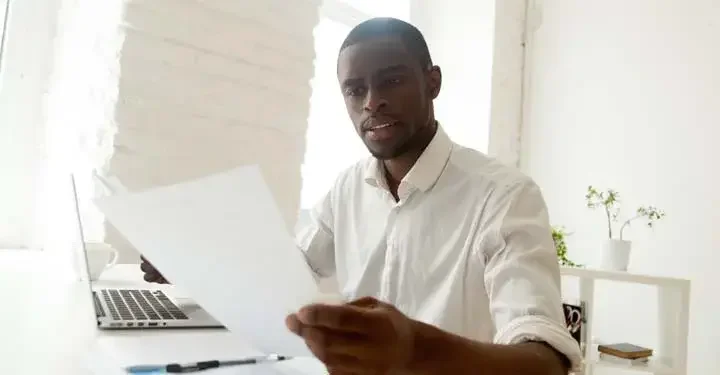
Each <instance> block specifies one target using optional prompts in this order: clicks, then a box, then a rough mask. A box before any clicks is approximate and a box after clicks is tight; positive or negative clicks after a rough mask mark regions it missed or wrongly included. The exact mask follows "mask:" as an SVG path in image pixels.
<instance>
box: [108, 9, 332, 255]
mask: <svg viewBox="0 0 720 375" xmlns="http://www.w3.org/2000/svg"><path fill="white" fill-rule="evenodd" d="M318 5H319V2H318V1H315V0H305V1H301V2H297V4H296V5H295V6H293V7H287V6H286V3H285V1H284V0H271V1H269V0H266V1H262V2H257V1H232V0H215V1H204V2H194V1H175V0H153V1H142V0H134V1H130V2H129V3H128V5H127V7H126V9H125V18H124V21H125V22H126V23H127V24H128V25H129V27H127V29H126V30H125V42H124V44H123V48H122V53H121V58H120V67H121V68H120V69H121V73H120V82H119V98H120V99H119V101H118V103H117V106H116V108H115V111H116V116H115V118H116V121H117V127H118V131H117V134H116V136H115V141H114V144H115V150H114V151H115V152H114V154H113V156H112V158H111V159H110V162H109V169H108V172H109V173H110V174H112V175H115V176H117V177H118V178H119V179H120V180H121V181H122V182H123V184H125V185H126V186H127V187H128V188H129V189H131V190H135V189H143V188H148V187H151V186H156V185H163V184H169V183H174V182H179V181H182V180H186V179H191V178H194V177H200V176H203V175H206V174H209V173H213V172H218V171H221V170H224V169H227V168H231V167H234V166H238V165H243V164H248V163H258V162H259V163H260V165H261V167H262V169H263V172H264V174H265V177H266V179H267V180H268V183H269V184H270V186H271V187H272V189H273V192H274V194H275V197H276V199H277V202H278V204H279V206H280V208H281V211H282V212H283V214H284V216H285V218H286V220H287V222H288V228H289V229H291V228H292V226H293V225H294V223H295V217H296V213H297V209H298V204H299V198H300V187H301V177H300V165H301V163H302V159H303V153H304V143H305V130H306V127H307V117H308V112H309V98H310V92H311V91H310V83H309V82H310V78H311V77H312V74H313V58H314V52H313V51H314V50H313V37H312V30H313V27H314V26H315V24H316V23H317V19H318V11H317V9H318ZM278 108H282V110H278ZM108 229H109V230H108V237H107V241H108V242H110V243H112V244H113V245H115V246H116V247H118V248H120V249H121V250H123V257H122V259H121V261H124V262H134V261H137V254H135V253H134V252H133V251H131V249H130V246H129V245H128V244H127V243H126V242H125V241H124V239H123V238H122V236H119V235H118V234H117V232H116V231H115V230H113V228H111V227H109V228H108Z"/></svg>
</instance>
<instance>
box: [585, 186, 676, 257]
mask: <svg viewBox="0 0 720 375" xmlns="http://www.w3.org/2000/svg"><path fill="white" fill-rule="evenodd" d="M585 200H586V202H587V207H588V208H590V209H596V208H600V207H602V209H603V211H604V212H605V218H606V220H607V235H608V238H607V240H605V242H604V244H603V246H602V254H601V266H602V268H605V269H610V270H615V271H627V267H628V262H629V260H630V249H631V247H632V242H631V241H628V240H625V238H624V237H623V234H624V232H625V229H627V228H628V227H630V224H631V223H632V222H634V221H636V220H639V219H644V221H645V225H647V227H648V228H652V227H653V225H655V222H656V221H658V220H660V219H662V218H663V217H664V216H665V213H664V212H663V211H662V210H660V209H658V208H656V207H653V206H640V207H638V208H637V209H636V210H635V214H634V215H633V216H631V217H630V218H628V219H627V220H625V221H623V222H622V224H621V225H620V229H619V230H618V231H617V232H615V231H613V223H616V222H617V221H618V217H619V215H620V195H619V194H618V192H617V191H615V190H613V189H608V190H606V191H598V190H597V189H595V188H594V187H593V186H592V185H591V186H588V189H587V193H586V194H585Z"/></svg>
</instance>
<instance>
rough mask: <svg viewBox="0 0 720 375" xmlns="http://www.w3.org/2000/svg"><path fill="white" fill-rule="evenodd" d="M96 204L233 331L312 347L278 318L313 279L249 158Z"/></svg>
mask: <svg viewBox="0 0 720 375" xmlns="http://www.w3.org/2000/svg"><path fill="white" fill-rule="evenodd" d="M96 203H97V206H98V207H99V209H100V210H101V211H102V212H103V213H104V214H105V215H106V217H107V219H108V220H109V221H110V222H111V223H112V224H113V225H114V226H115V227H116V228H117V229H118V230H119V231H120V233H122V234H123V235H124V236H125V237H126V239H127V240H128V241H130V243H131V244H133V246H135V248H136V249H138V251H140V253H141V254H143V255H144V256H145V257H146V258H147V259H148V260H149V261H150V262H151V263H152V264H153V265H155V267H157V268H158V269H159V270H160V272H162V273H163V275H164V276H165V277H166V278H167V279H168V280H170V281H171V282H172V283H173V284H175V285H177V286H178V287H180V288H181V289H183V290H184V291H186V292H187V294H189V296H190V297H192V298H193V299H194V300H195V301H196V302H198V303H199V304H200V306H202V307H203V308H204V309H206V310H207V311H208V312H209V313H210V314H211V315H213V316H214V317H215V318H216V319H218V320H219V321H220V322H222V323H223V324H224V325H225V326H226V327H227V328H228V329H229V330H230V331H231V332H233V334H235V335H237V337H239V338H240V339H242V340H243V341H245V342H248V343H250V344H252V345H253V346H254V347H256V348H257V349H259V350H260V351H261V352H264V353H277V354H282V355H291V356H310V355H311V353H310V351H309V350H308V349H307V347H306V346H305V344H304V342H303V341H302V340H301V339H300V338H298V337H296V336H295V335H293V334H292V333H290V332H289V331H288V330H287V328H286V326H285V317H286V315H287V314H288V313H291V312H294V311H296V310H297V309H298V308H299V307H301V306H302V305H304V304H306V303H310V302H312V301H313V299H314V298H315V296H316V295H317V286H316V284H315V280H314V278H313V276H312V273H311V271H310V269H309V267H308V265H307V263H306V262H305V259H304V256H303V255H302V253H301V252H300V251H299V250H298V249H297V248H296V246H295V242H294V240H293V238H292V236H290V234H289V233H288V232H287V230H286V227H285V223H284V221H283V219H282V216H281V214H280V210H279V209H278V207H277V206H276V204H275V202H274V200H273V197H272V194H271V192H270V190H269V188H268V186H267V185H266V183H265V180H264V179H263V177H262V174H261V172H260V169H259V168H258V167H257V166H248V167H240V168H236V169H233V170H230V171H227V172H224V173H219V174H214V175H211V176H208V177H204V178H201V179H197V180H193V181H189V182H185V183H182V184H176V185H170V186H165V187H159V188H153V189H150V190H146V191H142V192H133V193H126V194H120V195H115V196H111V197H104V198H100V199H98V200H96Z"/></svg>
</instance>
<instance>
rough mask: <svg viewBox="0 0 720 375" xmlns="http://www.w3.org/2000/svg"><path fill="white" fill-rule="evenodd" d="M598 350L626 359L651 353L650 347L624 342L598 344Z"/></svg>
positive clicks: (645, 356)
mask: <svg viewBox="0 0 720 375" xmlns="http://www.w3.org/2000/svg"><path fill="white" fill-rule="evenodd" d="M598 352H600V353H605V354H610V355H613V356H615V357H620V358H626V359H638V358H647V357H650V356H652V355H653V351H652V349H648V348H643V347H642V346H637V345H633V344H628V343H626V342H623V343H619V344H609V345H598Z"/></svg>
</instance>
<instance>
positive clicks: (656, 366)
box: [585, 350, 680, 375]
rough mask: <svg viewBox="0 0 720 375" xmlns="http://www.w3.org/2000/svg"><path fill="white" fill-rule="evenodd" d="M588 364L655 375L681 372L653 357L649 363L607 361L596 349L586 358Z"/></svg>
mask: <svg viewBox="0 0 720 375" xmlns="http://www.w3.org/2000/svg"><path fill="white" fill-rule="evenodd" d="M585 363H586V365H589V366H592V367H595V368H607V369H615V370H627V371H642V372H648V373H653V374H655V375H675V374H679V373H680V372H678V371H676V370H675V369H673V368H672V367H671V366H668V365H667V364H665V363H663V362H662V361H661V360H658V359H654V358H651V359H650V361H649V362H648V363H643V364H632V365H630V364H622V363H615V362H611V361H605V360H602V359H599V358H598V354H597V350H594V354H593V355H592V357H591V359H589V360H586V362H585Z"/></svg>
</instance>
